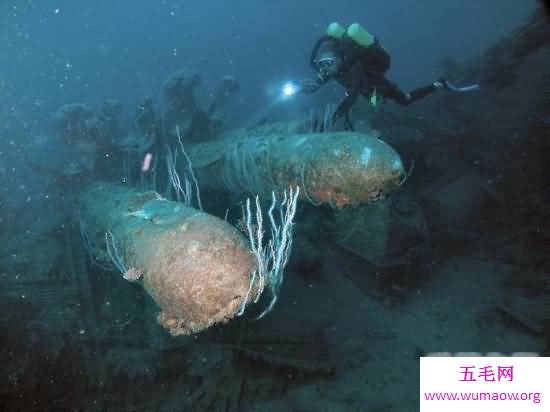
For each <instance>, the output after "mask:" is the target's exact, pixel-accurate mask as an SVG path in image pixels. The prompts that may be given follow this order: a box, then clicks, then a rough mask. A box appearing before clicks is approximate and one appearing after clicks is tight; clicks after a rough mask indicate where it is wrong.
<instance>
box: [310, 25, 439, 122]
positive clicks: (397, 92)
mask: <svg viewBox="0 0 550 412" xmlns="http://www.w3.org/2000/svg"><path fill="white" fill-rule="evenodd" d="M322 45H328V46H329V48H331V49H332V51H333V52H334V53H335V54H336V55H338V56H339V57H340V58H341V59H342V65H341V67H340V70H339V71H338V74H337V75H336V76H333V77H332V78H327V77H324V78H323V77H320V78H319V79H318V80H317V83H318V84H319V85H322V84H324V83H326V82H328V81H329V80H331V79H334V80H336V81H337V82H338V83H340V84H341V85H342V86H344V87H345V88H346V97H345V98H344V100H343V101H342V102H341V103H340V105H339V106H338V108H337V109H336V112H335V113H334V115H335V119H337V118H339V117H341V116H346V118H347V117H348V115H349V111H350V110H351V108H352V106H353V104H354V103H355V101H356V100H357V98H358V97H359V95H362V96H364V97H367V98H370V97H372V96H373V94H375V95H376V96H379V97H383V98H386V99H391V100H394V101H395V102H397V103H398V104H401V105H409V104H411V103H413V102H415V101H417V100H420V99H422V98H424V97H426V96H428V95H430V94H432V93H434V92H435V91H436V90H437V88H436V87H435V85H433V84H430V85H429V86H426V87H421V88H418V89H415V90H413V91H412V92H410V93H409V94H407V93H404V92H403V91H402V90H401V89H400V88H399V87H398V86H397V85H396V84H395V83H392V82H390V81H389V80H388V79H387V78H386V77H385V74H386V72H387V71H388V69H389V68H390V65H391V57H390V56H389V54H388V53H387V52H386V50H384V48H383V47H382V46H381V45H380V43H379V42H378V40H376V41H375V43H374V44H373V45H371V46H369V47H363V46H360V45H358V44H357V43H356V42H355V41H353V40H352V39H351V38H349V37H347V36H344V37H343V38H342V39H335V38H333V37H330V36H323V37H321V38H320V39H319V40H318V41H317V43H316V44H315V46H314V48H313V51H312V53H311V58H310V64H311V66H312V67H313V69H314V70H315V71H316V72H319V68H318V66H317V62H316V60H317V54H318V52H319V49H320V48H321V46H322ZM348 122H349V120H348Z"/></svg>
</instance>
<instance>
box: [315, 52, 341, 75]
mask: <svg viewBox="0 0 550 412" xmlns="http://www.w3.org/2000/svg"><path fill="white" fill-rule="evenodd" d="M337 63H338V62H337V60H336V58H335V57H322V58H320V59H319V60H317V62H316V64H317V68H318V69H319V77H320V78H321V79H327V78H329V77H331V76H334V75H335V74H336V72H337V71H338V68H337Z"/></svg>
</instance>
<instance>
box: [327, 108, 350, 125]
mask: <svg viewBox="0 0 550 412" xmlns="http://www.w3.org/2000/svg"><path fill="white" fill-rule="evenodd" d="M346 113H347V111H346V110H345V108H343V107H342V105H340V106H338V107H337V108H336V110H335V111H334V113H333V114H332V122H331V123H332V125H333V126H334V125H335V124H336V122H337V121H338V120H340V118H341V117H344V116H345V115H346Z"/></svg>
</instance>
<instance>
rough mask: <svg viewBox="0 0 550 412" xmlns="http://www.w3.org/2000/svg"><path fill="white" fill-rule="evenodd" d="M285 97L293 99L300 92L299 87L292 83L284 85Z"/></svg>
mask: <svg viewBox="0 0 550 412" xmlns="http://www.w3.org/2000/svg"><path fill="white" fill-rule="evenodd" d="M282 92H283V97H292V96H294V95H295V94H296V93H297V92H298V87H297V86H296V85H295V84H294V83H292V82H288V83H285V84H284V85H283V89H282Z"/></svg>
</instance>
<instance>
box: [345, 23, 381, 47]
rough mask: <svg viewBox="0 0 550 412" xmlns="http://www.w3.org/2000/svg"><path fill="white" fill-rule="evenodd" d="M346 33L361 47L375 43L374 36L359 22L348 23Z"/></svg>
mask: <svg viewBox="0 0 550 412" xmlns="http://www.w3.org/2000/svg"><path fill="white" fill-rule="evenodd" d="M346 34H347V35H348V37H349V38H350V39H352V40H353V41H354V42H355V43H357V44H358V45H360V46H363V47H370V46H372V45H373V44H374V43H376V39H375V37H374V36H373V35H372V34H370V33H369V32H368V31H366V30H365V29H364V28H363V27H362V26H361V25H360V24H359V23H353V24H350V26H349V27H348V30H347V31H346Z"/></svg>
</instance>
